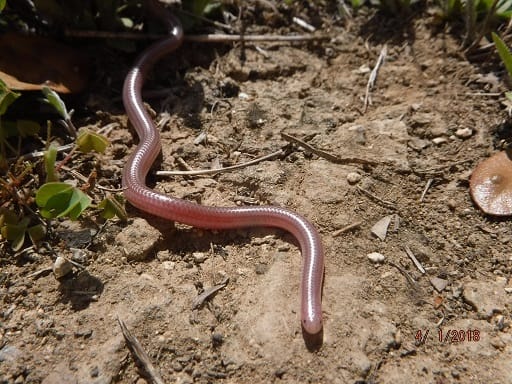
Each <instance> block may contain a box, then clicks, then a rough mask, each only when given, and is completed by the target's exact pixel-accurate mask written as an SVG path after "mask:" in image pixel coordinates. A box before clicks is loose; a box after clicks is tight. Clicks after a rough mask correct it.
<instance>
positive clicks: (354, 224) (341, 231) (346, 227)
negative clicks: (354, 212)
mask: <svg viewBox="0 0 512 384" xmlns="http://www.w3.org/2000/svg"><path fill="white" fill-rule="evenodd" d="M361 224H363V222H362V221H356V222H355V223H352V224H349V225H346V226H344V227H343V228H340V229H338V230H336V231H334V232H333V233H332V235H333V236H334V237H336V236H339V235H341V234H342V233H345V232H348V231H350V230H352V229H354V228H358V227H359V226H360V225H361Z"/></svg>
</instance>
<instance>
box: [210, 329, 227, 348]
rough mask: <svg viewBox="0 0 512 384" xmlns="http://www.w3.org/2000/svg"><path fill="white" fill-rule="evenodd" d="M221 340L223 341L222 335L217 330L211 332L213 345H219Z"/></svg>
mask: <svg viewBox="0 0 512 384" xmlns="http://www.w3.org/2000/svg"><path fill="white" fill-rule="evenodd" d="M223 342H224V336H222V333H219V332H215V333H213V335H212V344H213V346H214V347H220V346H221V345H222V343H223Z"/></svg>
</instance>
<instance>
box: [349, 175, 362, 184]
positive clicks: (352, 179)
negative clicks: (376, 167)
mask: <svg viewBox="0 0 512 384" xmlns="http://www.w3.org/2000/svg"><path fill="white" fill-rule="evenodd" d="M347 181H348V183H349V184H351V185H354V184H357V183H359V181H361V175H360V174H359V173H357V172H350V173H349V174H348V175H347Z"/></svg>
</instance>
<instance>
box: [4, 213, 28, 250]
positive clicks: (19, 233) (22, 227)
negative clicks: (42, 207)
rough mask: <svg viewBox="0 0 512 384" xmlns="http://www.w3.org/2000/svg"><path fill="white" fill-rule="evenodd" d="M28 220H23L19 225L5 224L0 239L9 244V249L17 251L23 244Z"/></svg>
mask: <svg viewBox="0 0 512 384" xmlns="http://www.w3.org/2000/svg"><path fill="white" fill-rule="evenodd" d="M29 222H30V219H28V218H26V217H25V218H23V219H22V220H21V221H20V222H19V223H16V224H14V223H12V224H5V225H4V226H3V227H2V237H4V238H6V239H7V240H9V241H10V242H11V248H12V249H13V250H14V251H19V250H20V249H21V247H23V243H24V242H25V232H26V231H27V226H28V223H29Z"/></svg>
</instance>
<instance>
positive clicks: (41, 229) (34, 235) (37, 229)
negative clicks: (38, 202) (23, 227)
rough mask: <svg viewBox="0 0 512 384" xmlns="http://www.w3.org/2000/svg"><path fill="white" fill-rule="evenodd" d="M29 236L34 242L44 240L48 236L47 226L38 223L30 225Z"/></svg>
mask: <svg viewBox="0 0 512 384" xmlns="http://www.w3.org/2000/svg"><path fill="white" fill-rule="evenodd" d="M27 232H28V237H29V238H30V241H32V244H37V243H38V242H40V241H41V240H43V239H44V238H45V236H46V227H45V226H44V225H43V224H36V225H33V226H32V227H30V228H29V229H28V230H27Z"/></svg>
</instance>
